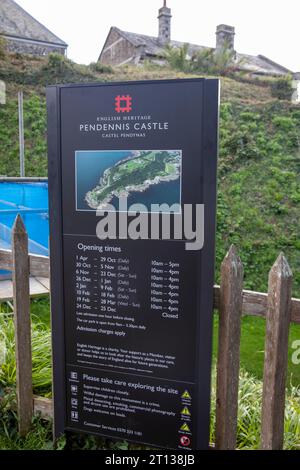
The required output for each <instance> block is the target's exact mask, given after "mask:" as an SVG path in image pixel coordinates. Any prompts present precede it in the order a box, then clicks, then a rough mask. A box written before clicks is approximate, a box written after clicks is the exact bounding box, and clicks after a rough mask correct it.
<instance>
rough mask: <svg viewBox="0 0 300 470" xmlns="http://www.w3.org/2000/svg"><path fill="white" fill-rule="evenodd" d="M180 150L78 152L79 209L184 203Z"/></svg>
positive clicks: (77, 184) (77, 186) (77, 205)
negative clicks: (122, 203) (121, 200)
mask: <svg viewBox="0 0 300 470" xmlns="http://www.w3.org/2000/svg"><path fill="white" fill-rule="evenodd" d="M181 159H182V151H181V150H126V151H124V150H122V151H121V150H116V151H106V150H99V151H77V152H75V167H76V210H77V211H95V210H97V209H98V210H105V209H106V208H107V206H108V205H110V206H113V207H114V208H115V210H119V198H120V197H123V198H125V197H126V198H128V202H127V204H128V206H131V205H132V204H143V205H145V206H146V207H147V210H148V211H151V206H152V205H153V204H160V205H161V204H168V205H169V206H171V205H173V204H178V205H180V203H181Z"/></svg>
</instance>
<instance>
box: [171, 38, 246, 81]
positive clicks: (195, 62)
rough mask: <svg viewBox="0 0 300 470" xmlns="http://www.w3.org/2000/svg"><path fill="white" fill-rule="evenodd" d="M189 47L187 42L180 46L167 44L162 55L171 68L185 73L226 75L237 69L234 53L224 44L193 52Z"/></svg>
mask: <svg viewBox="0 0 300 470" xmlns="http://www.w3.org/2000/svg"><path fill="white" fill-rule="evenodd" d="M190 49H191V48H190V46H189V44H184V45H183V46H182V47H174V46H171V45H170V44H167V46H166V47H165V51H164V57H165V59H166V61H167V63H168V64H169V66H170V67H171V68H172V69H174V70H178V71H180V72H185V73H189V72H194V73H206V74H212V75H213V74H216V75H226V74H229V73H232V72H233V71H234V70H235V69H237V63H235V62H234V56H235V53H234V51H232V50H231V49H229V48H228V47H226V45H225V46H224V47H223V48H222V49H219V50H215V49H209V48H203V49H200V50H199V51H196V52H193V51H190Z"/></svg>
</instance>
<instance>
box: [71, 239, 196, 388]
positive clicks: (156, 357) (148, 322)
mask: <svg viewBox="0 0 300 470" xmlns="http://www.w3.org/2000/svg"><path fill="white" fill-rule="evenodd" d="M65 239H66V241H65V248H64V250H65V252H66V254H67V256H68V259H69V260H70V262H69V264H68V266H69V270H70V271H68V270H65V292H66V304H67V305H66V307H67V311H68V312H69V313H68V315H67V317H66V330H67V332H68V334H67V338H68V343H69V345H68V346H70V347H68V351H70V352H71V353H70V354H69V356H70V360H69V362H71V363H73V362H74V361H76V362H77V363H78V364H90V365H97V366H101V367H105V368H106V367H107V368H110V369H114V370H115V369H117V370H122V369H123V370H124V369H128V370H130V371H132V372H135V373H136V372H138V373H145V374H146V375H153V374H156V375H157V374H158V375H160V376H162V377H165V378H170V379H175V380H176V374H175V369H176V367H177V366H178V365H180V364H182V365H184V371H185V372H184V378H185V379H186V380H187V381H192V380H193V377H194V371H193V366H194V362H193V359H192V358H193V352H194V351H193V350H192V349H193V348H191V347H190V345H189V342H188V335H189V334H194V331H195V328H196V317H195V315H192V311H193V309H194V308H195V304H196V299H195V298H193V296H187V295H186V294H185V292H186V289H184V283H186V282H193V277H191V276H192V270H193V263H192V262H191V263H189V262H187V261H186V260H184V259H183V253H182V251H184V244H183V243H181V242H171V243H170V245H171V247H172V250H171V251H173V253H170V250H168V254H167V255H166V253H165V245H164V242H154V243H156V245H157V249H156V256H155V258H153V256H151V250H147V249H145V242H144V241H139V242H137V243H136V242H135V245H134V249H131V244H130V243H129V241H128V240H127V241H126V244H125V243H124V242H120V241H118V242H117V243H113V242H111V241H110V242H105V243H102V244H101V242H100V241H99V240H98V239H97V238H95V239H92V238H91V239H89V240H90V243H87V240H86V238H85V240H82V239H78V238H77V237H73V236H67V237H65ZM152 243H153V242H152ZM170 255H173V256H170ZM71 260H72V262H71ZM141 260H142V263H141ZM190 261H192V260H190ZM194 269H196V265H195V263H194ZM178 335H179V336H178Z"/></svg>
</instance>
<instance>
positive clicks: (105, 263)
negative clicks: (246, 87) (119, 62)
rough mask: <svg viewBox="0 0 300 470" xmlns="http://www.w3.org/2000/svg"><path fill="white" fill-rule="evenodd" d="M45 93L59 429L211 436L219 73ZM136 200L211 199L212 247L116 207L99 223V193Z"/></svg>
mask: <svg viewBox="0 0 300 470" xmlns="http://www.w3.org/2000/svg"><path fill="white" fill-rule="evenodd" d="M47 105H48V148H49V192H50V230H51V237H50V240H51V246H50V249H51V291H52V292H51V304H52V329H53V366H54V409H55V433H56V436H59V435H60V434H62V433H63V432H65V431H79V432H85V433H90V434H96V435H101V436H108V437H112V438H117V439H126V440H128V441H134V442H141V443H145V444H149V445H153V446H157V447H162V448H170V449H205V448H207V447H208V441H209V412H210V374H211V337H212V309H213V281H214V244H215V212H216V166H217V129H218V81H217V80H204V79H192V80H172V81H171V80H169V81H157V82H129V83H115V84H114V83H112V84H106V85H69V86H58V87H49V88H48V90H47ZM119 196H122V197H125V196H126V198H127V199H126V201H127V207H124V206H123V205H121V207H120V206H119V200H118V198H119ZM133 204H143V207H144V212H145V214H146V213H147V214H148V216H149V217H151V216H152V215H153V214H156V213H157V212H156V207H157V205H160V206H161V205H162V204H168V205H169V206H172V205H173V207H177V208H178V207H179V209H178V213H176V209H174V212H175V215H172V217H173V218H175V217H176V214H177V215H180V208H181V207H183V205H185V204H191V205H193V207H194V206H195V205H196V204H203V205H204V214H205V218H204V245H203V248H202V249H201V250H187V249H186V242H187V236H186V234H185V237H184V236H183V237H182V238H181V239H176V237H174V234H172V235H171V237H170V239H168V240H167V239H162V238H163V237H162V234H160V237H158V238H159V239H155V237H151V236H150V238H149V239H130V238H126V237H124V233H123V232H122V230H124V228H121V222H120V219H119V218H118V223H119V225H118V224H117V226H116V229H115V233H114V234H113V233H110V235H111V238H110V239H109V240H101V239H99V238H98V237H97V232H96V228H97V224H98V223H99V221H101V220H102V221H103V217H104V216H103V214H102V217H101V216H99V214H97V211H96V209H97V207H98V208H99V207H100V209H102V210H104V208H105V209H106V210H105V216H107V215H108V214H109V213H111V214H112V213H113V214H116V215H118V217H119V216H120V215H121V217H123V218H124V217H127V216H128V213H127V212H126V211H127V209H128V207H129V206H131V207H132V205H133ZM161 207H164V206H161ZM161 210H163V211H164V210H165V209H161ZM158 212H159V211H158ZM149 214H150V215H149ZM172 217H171V218H172ZM128 220H129V222H130V221H132V220H134V217H133V216H132V214H131V215H130V214H129V216H128ZM123 221H124V219H123ZM194 222H195V220H194ZM194 228H195V227H194ZM108 230H110V231H112V229H111V226H110V225H109V229H108ZM113 235H114V236H113ZM156 238H157V237H156Z"/></svg>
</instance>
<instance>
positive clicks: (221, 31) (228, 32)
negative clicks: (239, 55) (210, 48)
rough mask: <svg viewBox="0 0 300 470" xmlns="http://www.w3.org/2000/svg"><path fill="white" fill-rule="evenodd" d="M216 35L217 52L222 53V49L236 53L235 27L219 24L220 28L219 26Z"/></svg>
mask: <svg viewBox="0 0 300 470" xmlns="http://www.w3.org/2000/svg"><path fill="white" fill-rule="evenodd" d="M216 35H217V44H216V51H220V50H222V49H229V50H231V51H233V52H234V36H235V29H234V27H233V26H228V25H227V24H219V26H217V32H216Z"/></svg>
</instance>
